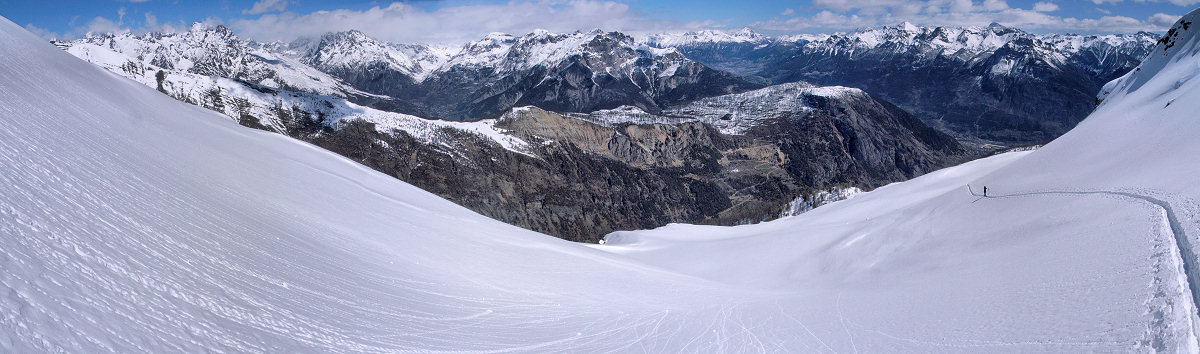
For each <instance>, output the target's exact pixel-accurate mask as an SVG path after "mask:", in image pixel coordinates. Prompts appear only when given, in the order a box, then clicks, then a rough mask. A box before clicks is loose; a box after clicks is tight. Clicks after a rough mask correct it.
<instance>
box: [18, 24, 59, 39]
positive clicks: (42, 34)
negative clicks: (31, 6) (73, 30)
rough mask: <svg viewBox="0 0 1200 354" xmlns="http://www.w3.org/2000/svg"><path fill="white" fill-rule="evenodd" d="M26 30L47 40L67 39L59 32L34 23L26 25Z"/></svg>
mask: <svg viewBox="0 0 1200 354" xmlns="http://www.w3.org/2000/svg"><path fill="white" fill-rule="evenodd" d="M25 30H26V31H29V32H30V33H33V34H34V35H36V36H38V37H42V39H46V40H53V39H67V38H65V37H63V36H62V35H59V34H58V33H54V32H50V31H47V30H46V29H44V28H41V27H38V26H34V25H33V24H32V23H30V24H27V25H25Z"/></svg>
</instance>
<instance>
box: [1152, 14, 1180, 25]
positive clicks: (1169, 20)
mask: <svg viewBox="0 0 1200 354" xmlns="http://www.w3.org/2000/svg"><path fill="white" fill-rule="evenodd" d="M1149 21H1150V23H1151V24H1153V25H1155V26H1161V27H1163V28H1167V27H1171V26H1174V25H1175V21H1179V16H1177V15H1168V14H1164V13H1161V12H1159V13H1156V14H1154V15H1151V16H1150V19H1149Z"/></svg>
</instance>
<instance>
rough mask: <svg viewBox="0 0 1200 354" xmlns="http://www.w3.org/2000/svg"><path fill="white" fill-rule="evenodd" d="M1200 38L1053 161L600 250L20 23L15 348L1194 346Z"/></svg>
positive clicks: (8, 128) (978, 166)
mask: <svg viewBox="0 0 1200 354" xmlns="http://www.w3.org/2000/svg"><path fill="white" fill-rule="evenodd" d="M1197 17H1200V12H1194V13H1192V14H1189V15H1187V16H1184V18H1183V19H1182V21H1193V20H1195V19H1196V18H1197ZM1198 30H1200V28H1196V27H1192V29H1190V30H1181V31H1180V33H1181V34H1180V35H1178V38H1176V41H1175V43H1174V45H1173V46H1171V47H1170V48H1166V49H1164V47H1165V46H1164V45H1160V47H1159V48H1157V49H1156V52H1155V53H1156V55H1162V56H1163V58H1162V59H1151V60H1149V61H1147V62H1146V64H1143V68H1142V70H1138V71H1136V72H1133V73H1131V74H1130V75H1127V76H1126V77H1124V78H1122V79H1121V80H1119V81H1118V82H1116V83H1114V84H1112V85H1110V87H1109V88H1110V90H1109V93H1108V95H1107V96H1106V99H1105V102H1104V103H1103V104H1102V105H1101V106H1100V108H1099V109H1098V110H1097V111H1096V113H1095V114H1093V115H1092V116H1091V117H1090V118H1088V119H1087V120H1085V121H1084V122H1083V123H1082V124H1080V125H1079V126H1078V127H1077V128H1076V129H1075V130H1073V131H1072V132H1070V133H1068V134H1067V135H1065V136H1063V137H1062V138H1060V139H1058V140H1056V141H1054V142H1053V143H1051V144H1048V145H1046V146H1045V147H1043V148H1041V149H1039V150H1036V151H1032V152H1018V153H1009V154H1003V155H999V156H995V157H991V158H987V159H983V160H978V161H974V162H970V163H967V164H964V165H961V166H958V167H953V168H949V169H945V170H941V171H937V172H934V173H930V174H927V175H925V176H923V177H920V178H917V179H914V180H912V181H909V182H904V183H897V184H893V185H889V186H886V187H882V188H879V189H876V190H874V191H872V192H869V193H864V194H860V195H858V196H856V197H855V198H853V199H849V200H844V201H840V202H835V203H832V204H829V205H826V206H822V207H820V208H817V209H814V210H812V211H809V212H807V213H803V214H800V215H797V216H794V217H789V218H784V219H781V220H777V221H774V222H768V223H762V224H756V225H748V226H739V227H710V226H692V225H670V226H667V227H664V228H660V229H656V230H647V231H635V232H620V233H614V234H612V235H610V236H609V237H608V239H607V241H608V242H607V243H606V244H605V245H596V246H591V247H587V246H584V245H579V244H572V243H568V242H564V241H560V240H557V239H553V238H551V237H548V236H545V235H539V234H536V233H532V232H528V231H524V230H520V229H517V228H515V227H511V226H507V225H504V224H501V223H498V222H495V221H492V220H488V219H486V218H483V217H481V216H479V215H477V214H474V213H472V212H469V211H467V210H466V209H463V208H460V207H457V206H455V205H453V204H451V203H449V202H446V201H444V200H442V199H440V198H437V197H436V196H433V195H431V194H428V193H425V192H422V191H420V190H417V189H416V188H413V187H411V186H409V185H407V184H404V183H401V182H399V181H396V180H394V179H392V178H390V177H387V176H384V175H381V174H378V173H375V172H372V171H370V170H368V169H367V168H365V167H361V166H358V165H356V164H354V163H352V162H349V161H347V160H345V159H343V158H340V157H337V156H334V155H333V154H330V153H327V152H324V151H320V150H319V149H316V148H313V147H311V146H309V145H306V144H303V143H299V142H296V141H294V140H291V139H288V138H285V137H282V136H279V135H275V134H267V133H261V132H257V131H254V130H250V129H245V128H241V127H239V126H236V125H235V124H233V123H232V122H230V121H229V120H228V119H225V118H223V117H221V116H220V115H217V114H215V113H212V112H208V111H204V110H202V109H200V108H196V107H192V106H188V105H185V104H182V103H179V102H176V101H174V100H172V99H170V98H168V97H166V96H164V95H161V94H159V93H157V92H154V91H153V89H151V88H148V87H146V86H145V85H142V84H139V83H135V82H132V81H129V80H126V79H123V78H120V77H118V76H117V75H116V74H112V73H109V72H106V71H104V70H102V69H99V68H96V67H94V66H91V65H90V64H87V63H85V62H83V61H80V60H77V59H75V58H72V57H70V56H69V55H68V54H66V53H62V52H61V51H58V50H56V49H54V48H53V47H51V46H49V45H47V44H45V43H43V42H42V41H40V40H39V39H37V38H36V37H34V36H33V35H31V34H29V33H26V32H25V31H24V30H22V29H21V28H19V27H18V26H16V25H15V24H13V23H11V22H8V21H7V20H4V21H0V78H3V79H2V80H0V119H3V122H2V123H3V124H0V160H3V162H2V163H0V166H2V167H0V168H3V171H4V173H3V174H0V235H3V236H4V237H2V238H0V269H3V270H4V271H3V272H0V351H5V352H31V351H58V350H61V351H73V352H101V351H120V352H128V351H153V352H162V351H188V352H195V351H202V350H207V351H239V352H240V351H252V352H260V351H269V352H281V351H318V350H320V351H399V350H419V351H542V352H564V351H570V352H595V351H622V352H629V351H637V352H664V351H689V352H727V351H737V352H749V351H756V352H826V351H831V352H849V351H854V352H858V351H867V352H881V351H886V352H895V351H916V352H931V351H946V352H961V351H987V352H1031V351H1048V352H1063V351H1070V352H1078V351H1150V350H1160V351H1192V352H1195V351H1197V345H1196V329H1195V322H1196V320H1197V316H1196V307H1195V303H1196V302H1195V300H1194V291H1193V289H1195V288H1194V287H1193V285H1192V284H1197V283H1198V282H1197V281H1196V279H1195V278H1194V277H1193V275H1195V274H1196V272H1194V271H1192V269H1194V266H1193V265H1194V263H1195V260H1196V254H1195V252H1194V251H1193V249H1192V248H1191V246H1190V245H1191V244H1194V243H1196V240H1195V237H1196V236H1197V235H1200V227H1198V225H1200V223H1198V220H1200V204H1197V203H1196V200H1197V197H1200V189H1197V186H1196V185H1195V183H1194V180H1195V178H1194V176H1196V175H1198V173H1200V164H1197V163H1195V162H1194V161H1193V160H1192V159H1191V157H1192V156H1196V154H1197V153H1200V142H1197V141H1196V140H1195V139H1194V137H1195V136H1196V135H1197V133H1200V124H1197V122H1195V121H1194V118H1195V112H1197V111H1200V99H1197V98H1200V91H1198V90H1200V81H1198V80H1194V79H1195V78H1196V76H1200V66H1198V65H1197V63H1198V62H1200V61H1198V59H1200V55H1198V53H1197V52H1200V43H1198V40H1197V37H1198V36H1197V35H1196V33H1195V32H1196V31H1198ZM1159 53H1161V54H1159ZM1189 98H1190V100H1189ZM1168 102H1173V104H1170V105H1168V104H1167V103H1168ZM967 185H970V186H972V188H974V189H975V192H974V193H973V192H971V191H970V190H968V188H967ZM984 185H987V186H988V187H989V197H983V196H980V195H977V194H976V193H978V192H979V191H978V188H980V187H982V186H984Z"/></svg>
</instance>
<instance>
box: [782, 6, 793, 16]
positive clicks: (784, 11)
mask: <svg viewBox="0 0 1200 354" xmlns="http://www.w3.org/2000/svg"><path fill="white" fill-rule="evenodd" d="M794 13H796V10H795V9H792V8H790V7H789V8H787V9H785V10H783V12H780V13H779V15H780V16H788V15H791V14H794Z"/></svg>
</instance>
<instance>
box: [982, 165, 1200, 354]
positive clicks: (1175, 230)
mask: <svg viewBox="0 0 1200 354" xmlns="http://www.w3.org/2000/svg"><path fill="white" fill-rule="evenodd" d="M967 191H968V193H971V195H973V196H977V197H979V199H976V201H979V200H983V199H992V198H997V199H998V198H1022V197H1030V196H1043V195H1064V196H1080V195H1083V196H1091V195H1106V196H1116V197H1120V198H1125V199H1132V200H1135V201H1139V202H1144V203H1147V204H1150V205H1153V206H1155V207H1156V208H1158V209H1160V210H1161V211H1162V213H1163V216H1164V218H1165V219H1166V220H1165V221H1166V223H1167V225H1166V226H1167V227H1168V229H1169V230H1170V233H1171V239H1172V241H1173V244H1172V246H1173V249H1172V252H1171V253H1172V255H1174V257H1173V258H1174V260H1175V262H1177V263H1178V265H1179V270H1180V271H1181V272H1182V273H1183V275H1184V279H1185V280H1186V287H1187V290H1188V293H1189V294H1188V295H1189V296H1187V299H1188V300H1189V303H1188V306H1187V307H1188V310H1189V311H1188V312H1189V313H1190V314H1191V315H1192V316H1189V319H1190V320H1189V321H1188V325H1189V327H1190V328H1189V332H1190V333H1191V334H1192V336H1191V337H1190V338H1189V339H1190V341H1191V344H1193V345H1194V347H1200V342H1198V341H1197V337H1198V334H1197V328H1196V324H1195V323H1194V322H1193V321H1191V320H1193V319H1195V318H1197V317H1200V269H1197V268H1196V266H1197V264H1196V263H1197V253H1196V252H1195V249H1194V248H1193V247H1192V242H1191V239H1190V238H1189V237H1188V235H1187V232H1186V231H1185V230H1184V228H1183V225H1182V224H1181V223H1180V222H1179V217H1178V216H1176V214H1175V208H1173V207H1171V203H1170V202H1168V201H1166V200H1163V199H1160V198H1158V197H1154V196H1151V194H1161V193H1154V192H1152V191H1147V190H1138V191H1136V192H1134V191H1108V190H1088V191H1064V190H1058V191H1033V192H1020V193H1008V194H1000V195H989V196H984V195H980V194H977V193H975V191H974V190H973V189H972V188H971V185H969V184H968V185H967ZM1166 198H1168V199H1172V198H1171V197H1166ZM1174 199H1178V198H1174ZM1160 339H1161V338H1160Z"/></svg>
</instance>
